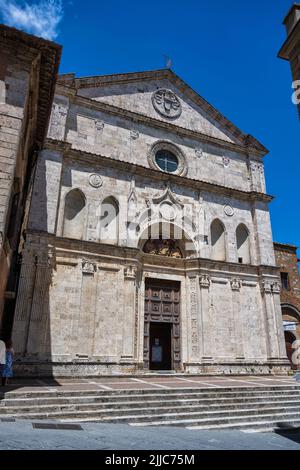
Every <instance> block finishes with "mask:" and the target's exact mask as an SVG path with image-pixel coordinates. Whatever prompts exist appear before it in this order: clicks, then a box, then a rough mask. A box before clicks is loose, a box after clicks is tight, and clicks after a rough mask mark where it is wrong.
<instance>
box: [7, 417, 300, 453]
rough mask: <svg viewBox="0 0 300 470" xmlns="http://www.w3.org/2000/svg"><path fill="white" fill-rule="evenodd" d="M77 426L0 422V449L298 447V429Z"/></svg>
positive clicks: (299, 442) (233, 448) (261, 448)
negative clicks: (248, 430) (254, 430)
mask: <svg viewBox="0 0 300 470" xmlns="http://www.w3.org/2000/svg"><path fill="white" fill-rule="evenodd" d="M35 423H38V422H37V421H35ZM42 423H43V425H45V421H43V422H42ZM79 427H80V428H81V430H74V431H71V430H57V429H35V428H34V427H33V423H32V422H30V421H16V422H13V423H10V422H8V423H7V422H0V450H4V449H6V450H29V449H30V450H31V449H32V450H70V449H74V450H75V449H78V450H101V449H102V450H223V449H227V450H238V449H239V450H255V449H256V450H296V449H297V450H300V429H299V430H293V431H282V432H281V434H277V433H271V432H270V433H245V432H240V431H190V430H187V429H183V428H176V427H171V428H170V427H168V428H166V427H156V428H138V429H137V428H134V427H131V426H129V425H123V424H98V423H97V424H81V425H80V426H79Z"/></svg>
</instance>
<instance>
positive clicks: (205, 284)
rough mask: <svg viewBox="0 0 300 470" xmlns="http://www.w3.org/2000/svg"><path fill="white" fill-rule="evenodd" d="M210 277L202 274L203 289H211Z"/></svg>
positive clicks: (200, 278)
mask: <svg viewBox="0 0 300 470" xmlns="http://www.w3.org/2000/svg"><path fill="white" fill-rule="evenodd" d="M210 282H211V281H210V276H209V275H208V274H201V275H200V277H199V284H200V286H201V287H206V288H209V286H210Z"/></svg>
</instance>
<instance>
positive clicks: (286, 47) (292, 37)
mask: <svg viewBox="0 0 300 470" xmlns="http://www.w3.org/2000/svg"><path fill="white" fill-rule="evenodd" d="M283 24H284V25H285V27H286V32H287V39H286V41H285V43H284V44H283V46H282V48H281V49H280V51H279V57H280V58H281V59H284V60H288V61H289V62H290V66H291V70H292V77H293V82H294V89H295V90H298V92H297V93H296V95H297V96H296V98H297V104H298V112H299V116H300V92H299V89H300V3H295V4H294V5H293V6H292V7H291V9H290V11H289V12H288V14H287V16H286V17H285V19H284V22H283Z"/></svg>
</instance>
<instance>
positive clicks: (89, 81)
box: [58, 69, 269, 155]
mask: <svg viewBox="0 0 300 470" xmlns="http://www.w3.org/2000/svg"><path fill="white" fill-rule="evenodd" d="M149 79H152V80H153V79H156V80H161V79H167V80H169V81H170V82H171V83H173V84H174V85H175V86H176V87H177V88H178V89H179V90H180V91H181V92H182V93H183V94H185V96H187V97H188V98H190V99H191V100H192V101H193V102H194V103H196V104H197V105H199V106H201V108H202V109H204V111H205V112H206V113H207V114H208V115H209V116H210V117H211V118H212V119H214V120H215V121H217V122H218V123H219V124H220V125H221V126H222V127H223V129H226V130H227V131H229V132H230V133H231V135H232V136H234V137H235V138H236V139H237V140H239V141H240V142H241V144H242V145H243V146H245V147H247V146H249V147H253V148H255V149H257V150H258V151H259V152H262V153H263V154H264V155H265V154H267V153H269V151H268V149H267V148H266V147H265V146H264V145H262V144H261V143H260V142H259V141H258V140H257V139H255V138H254V137H253V136H252V135H250V134H245V133H244V132H242V131H241V130H240V129H239V128H238V127H236V126H235V125H234V124H233V123H232V122H231V121H230V120H229V119H227V118H226V117H225V116H224V115H223V114H222V113H220V112H219V111H218V110H217V109H216V108H215V107H214V106H212V105H211V104H210V103H208V101H206V100H205V99H204V98H202V96H200V95H199V94H198V93H197V92H196V91H195V90H194V89H193V88H192V87H190V86H189V85H188V84H187V83H186V82H184V80H182V79H181V78H180V77H179V76H178V75H176V73H175V72H173V70H171V69H157V70H148V71H144V72H129V73H118V74H112V75H96V76H91V77H79V78H76V77H75V74H64V75H60V76H59V79H58V84H60V85H66V86H69V87H72V88H75V89H76V90H79V89H82V88H90V87H101V86H105V85H108V84H116V83H130V82H134V81H141V80H149Z"/></svg>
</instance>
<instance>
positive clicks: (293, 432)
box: [274, 423, 300, 444]
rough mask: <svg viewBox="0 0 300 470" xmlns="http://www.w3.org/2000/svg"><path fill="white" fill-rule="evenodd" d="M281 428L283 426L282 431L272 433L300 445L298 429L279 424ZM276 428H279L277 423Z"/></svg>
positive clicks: (299, 431) (299, 428) (299, 429)
mask: <svg viewBox="0 0 300 470" xmlns="http://www.w3.org/2000/svg"><path fill="white" fill-rule="evenodd" d="M281 426H284V429H276V430H275V431H274V432H275V434H278V435H279V436H282V437H285V438H286V439H289V440H290V441H294V442H297V444H300V427H293V426H291V425H290V426H289V425H288V424H285V425H284V424H283V423H281ZM278 427H280V425H279V423H278Z"/></svg>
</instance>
